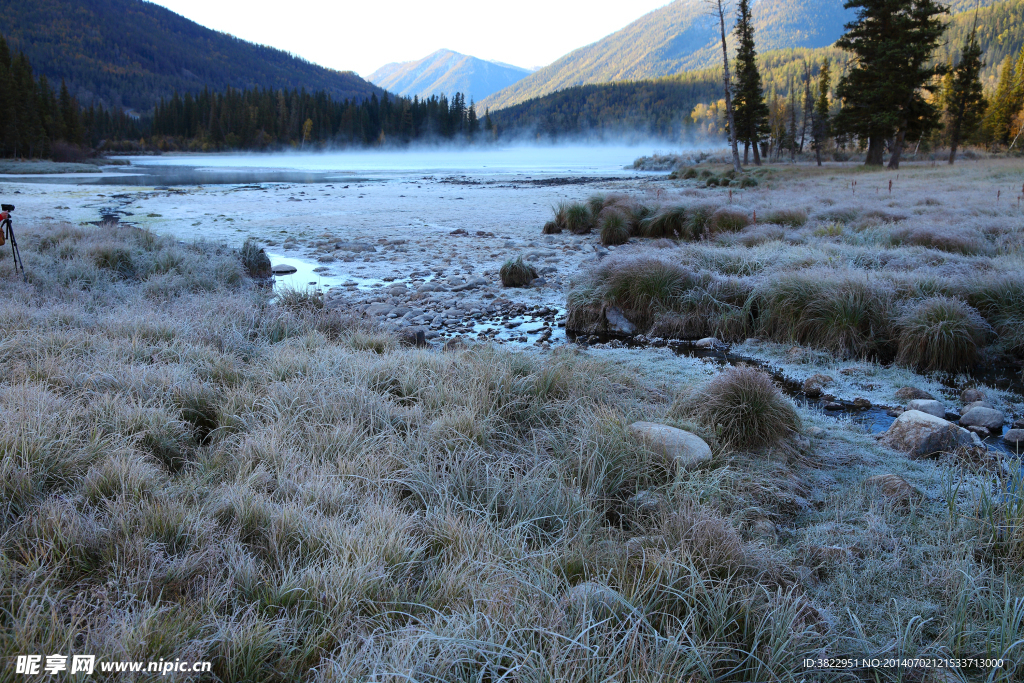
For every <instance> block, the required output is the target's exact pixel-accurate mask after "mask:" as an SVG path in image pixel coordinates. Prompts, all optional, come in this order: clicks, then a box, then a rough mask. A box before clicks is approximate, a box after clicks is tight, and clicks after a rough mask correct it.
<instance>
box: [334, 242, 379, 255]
mask: <svg viewBox="0 0 1024 683" xmlns="http://www.w3.org/2000/svg"><path fill="white" fill-rule="evenodd" d="M334 248H335V249H340V250H341V251H351V252H356V253H358V252H363V251H377V248H376V247H374V246H373V245H372V244H367V243H366V242H338V243H336V244H335V245H334Z"/></svg>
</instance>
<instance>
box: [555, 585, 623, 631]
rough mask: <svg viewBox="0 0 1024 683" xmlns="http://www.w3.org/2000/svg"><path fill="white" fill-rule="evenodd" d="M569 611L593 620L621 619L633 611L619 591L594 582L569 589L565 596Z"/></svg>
mask: <svg viewBox="0 0 1024 683" xmlns="http://www.w3.org/2000/svg"><path fill="white" fill-rule="evenodd" d="M565 599H566V602H567V603H568V607H569V609H571V610H572V611H574V612H576V613H577V614H585V615H587V616H589V617H591V618H593V619H597V620H599V621H602V620H604V619H613V618H617V619H621V618H623V617H625V616H626V615H628V614H629V613H630V612H631V611H632V607H630V604H629V603H628V602H626V599H625V598H623V597H622V596H621V595H620V594H619V593H618V591H615V590H613V589H611V588H609V587H608V586H603V585H601V584H599V583H596V582H594V581H587V582H585V583H580V584H577V585H575V586H573V587H572V588H570V589H569V592H568V593H566V595H565Z"/></svg>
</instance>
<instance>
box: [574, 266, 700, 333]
mask: <svg viewBox="0 0 1024 683" xmlns="http://www.w3.org/2000/svg"><path fill="white" fill-rule="evenodd" d="M593 277H594V280H595V281H596V284H597V287H598V290H599V291H598V293H599V294H600V296H601V298H602V299H603V300H604V301H606V302H608V303H611V304H613V305H616V306H619V307H620V308H622V309H623V310H625V311H628V312H630V320H633V321H634V322H636V323H637V324H638V325H639V326H641V327H643V326H645V325H646V324H648V323H649V322H650V318H651V316H652V315H653V314H654V313H655V312H657V311H661V310H665V309H670V308H671V307H672V306H673V304H674V303H675V302H677V301H678V300H679V299H680V298H681V297H682V296H683V295H684V294H685V293H686V291H687V290H689V289H690V288H691V287H693V286H694V284H696V283H697V281H698V278H697V276H696V275H695V274H694V273H693V272H691V271H690V270H688V269H686V268H683V267H682V266H679V265H677V264H675V263H670V262H668V261H662V260H661V259H655V258H636V259H620V260H615V261H611V262H609V263H607V264H606V265H605V266H603V267H602V268H600V269H598V270H597V271H596V272H595V273H594V274H593Z"/></svg>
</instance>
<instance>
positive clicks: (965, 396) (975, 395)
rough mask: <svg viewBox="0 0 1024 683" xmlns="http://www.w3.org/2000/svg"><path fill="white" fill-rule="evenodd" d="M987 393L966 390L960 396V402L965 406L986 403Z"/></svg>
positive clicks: (977, 390) (978, 390)
mask: <svg viewBox="0 0 1024 683" xmlns="http://www.w3.org/2000/svg"><path fill="white" fill-rule="evenodd" d="M984 400H985V392H983V391H981V390H980V389H964V390H963V392H962V393H961V394H960V402H961V403H963V404H964V405H967V404H968V403H974V402H975V401H984Z"/></svg>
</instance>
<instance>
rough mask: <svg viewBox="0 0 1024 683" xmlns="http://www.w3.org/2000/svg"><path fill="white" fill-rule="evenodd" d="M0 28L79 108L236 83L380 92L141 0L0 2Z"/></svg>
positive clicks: (336, 92) (139, 104) (134, 103)
mask: <svg viewBox="0 0 1024 683" xmlns="http://www.w3.org/2000/svg"><path fill="white" fill-rule="evenodd" d="M0 17H2V18H3V24H2V30H3V33H4V35H5V36H6V37H7V39H8V41H9V43H10V45H11V49H12V50H14V51H19V50H20V51H22V52H24V53H25V54H26V55H27V56H28V58H29V60H30V61H31V63H32V66H33V68H34V69H35V71H36V73H41V74H45V75H46V76H47V78H49V79H50V80H51V81H53V82H55V83H60V81H61V79H63V80H65V81H67V83H68V87H69V88H70V90H71V93H72V95H74V96H75V97H77V98H78V100H79V102H81V103H83V104H90V103H93V102H96V103H99V104H103V105H105V106H108V107H110V106H113V107H121V106H123V107H129V108H133V109H138V110H148V109H150V108H151V107H152V106H153V105H154V104H156V102H157V101H158V100H159V99H160V98H161V97H166V96H168V95H170V94H171V93H172V92H174V91H175V90H177V91H179V92H199V91H201V90H202V89H203V88H204V87H209V88H210V89H211V90H214V91H221V90H224V89H225V88H227V87H229V86H230V87H232V88H254V87H263V88H274V89H293V88H303V87H304V88H306V89H307V90H310V91H312V90H324V91H326V92H329V93H330V94H331V95H332V96H334V97H337V98H341V99H344V98H359V99H361V98H364V97H369V96H370V95H371V94H373V93H380V92H381V90H380V88H378V87H377V86H375V85H372V84H370V83H368V82H367V81H364V80H363V79H362V78H360V77H359V76H357V75H356V74H354V73H351V72H340V71H333V70H330V69H326V68H324V67H321V66H317V65H315V64H312V63H310V62H307V61H305V60H302V59H300V58H298V57H295V56H293V55H290V54H288V53H287V52H284V51H282V50H277V49H274V48H270V47H266V46H262V45H255V44H253V43H249V42H246V41H243V40H240V39H238V38H235V37H233V36H230V35H228V34H226V33H220V32H218V31H213V30H210V29H208V28H205V27H203V26H200V25H199V24H197V23H195V22H193V21H190V20H188V19H186V18H184V17H182V16H180V15H177V14H175V13H174V12H171V11H170V10H168V9H165V8H163V7H160V6H158V5H154V4H152V3H149V2H143V1H142V0H0Z"/></svg>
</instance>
